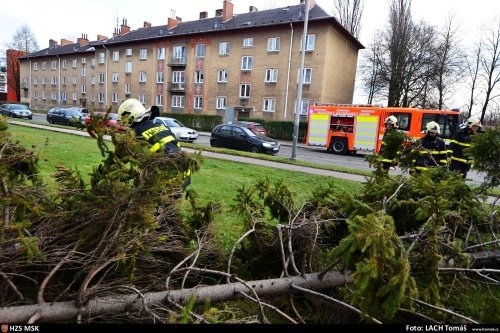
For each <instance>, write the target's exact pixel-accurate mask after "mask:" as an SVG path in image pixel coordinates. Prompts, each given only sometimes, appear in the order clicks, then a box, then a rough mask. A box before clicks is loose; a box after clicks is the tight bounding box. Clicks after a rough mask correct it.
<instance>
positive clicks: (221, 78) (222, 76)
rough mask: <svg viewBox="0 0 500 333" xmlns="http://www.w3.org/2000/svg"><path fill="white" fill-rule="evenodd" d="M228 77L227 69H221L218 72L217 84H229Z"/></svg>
mask: <svg viewBox="0 0 500 333" xmlns="http://www.w3.org/2000/svg"><path fill="white" fill-rule="evenodd" d="M227 76H228V73H227V69H221V70H219V71H217V82H220V83H227Z"/></svg>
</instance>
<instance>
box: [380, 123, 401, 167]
mask: <svg viewBox="0 0 500 333" xmlns="http://www.w3.org/2000/svg"><path fill="white" fill-rule="evenodd" d="M384 125H385V132H384V136H383V137H382V145H381V146H380V152H379V155H380V156H381V157H382V159H381V160H380V162H381V165H382V169H384V170H386V171H389V169H390V168H391V167H394V166H396V165H397V164H398V158H399V155H400V153H401V150H400V149H397V148H396V149H394V148H392V149H390V148H389V149H388V138H389V137H390V136H391V134H392V133H395V132H396V131H397V127H398V119H397V118H396V117H394V116H389V117H387V118H386V119H385V121H384Z"/></svg>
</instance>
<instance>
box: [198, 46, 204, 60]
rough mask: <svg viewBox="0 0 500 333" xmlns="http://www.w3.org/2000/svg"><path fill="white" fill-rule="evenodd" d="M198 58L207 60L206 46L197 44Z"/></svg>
mask: <svg viewBox="0 0 500 333" xmlns="http://www.w3.org/2000/svg"><path fill="white" fill-rule="evenodd" d="M196 58H205V44H196Z"/></svg>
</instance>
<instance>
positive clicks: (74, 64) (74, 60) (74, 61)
mask: <svg viewBox="0 0 500 333" xmlns="http://www.w3.org/2000/svg"><path fill="white" fill-rule="evenodd" d="M77 65H78V60H76V59H73V68H76V66H77Z"/></svg>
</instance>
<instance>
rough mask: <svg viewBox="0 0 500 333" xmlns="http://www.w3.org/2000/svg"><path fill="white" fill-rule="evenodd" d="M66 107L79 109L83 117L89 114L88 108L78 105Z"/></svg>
mask: <svg viewBox="0 0 500 333" xmlns="http://www.w3.org/2000/svg"><path fill="white" fill-rule="evenodd" d="M68 109H71V110H76V111H80V112H81V113H82V114H83V116H84V117H87V116H90V111H89V109H86V108H81V107H78V106H72V107H69V108H68Z"/></svg>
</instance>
